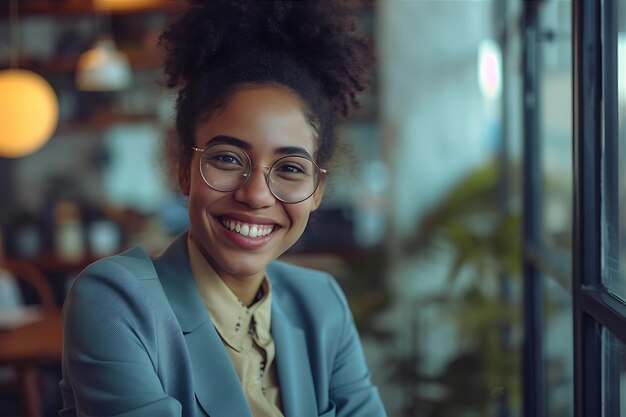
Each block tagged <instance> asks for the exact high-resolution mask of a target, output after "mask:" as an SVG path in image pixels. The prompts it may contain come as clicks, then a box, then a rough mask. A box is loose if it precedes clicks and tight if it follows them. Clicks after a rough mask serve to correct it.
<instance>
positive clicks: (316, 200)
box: [311, 177, 326, 212]
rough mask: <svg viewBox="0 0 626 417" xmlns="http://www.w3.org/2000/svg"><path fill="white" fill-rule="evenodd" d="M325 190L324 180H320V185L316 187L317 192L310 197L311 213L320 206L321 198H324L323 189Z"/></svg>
mask: <svg viewBox="0 0 626 417" xmlns="http://www.w3.org/2000/svg"><path fill="white" fill-rule="evenodd" d="M325 188H326V181H325V178H324V177H322V178H320V183H319V185H318V186H317V190H315V192H314V193H313V195H312V196H311V212H313V211H315V210H317V209H318V207H319V206H320V204H322V197H323V196H324V189H325Z"/></svg>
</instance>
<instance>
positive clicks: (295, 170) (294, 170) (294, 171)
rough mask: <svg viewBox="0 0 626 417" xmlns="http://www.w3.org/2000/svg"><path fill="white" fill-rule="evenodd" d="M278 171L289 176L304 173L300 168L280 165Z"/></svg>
mask: <svg viewBox="0 0 626 417" xmlns="http://www.w3.org/2000/svg"><path fill="white" fill-rule="evenodd" d="M278 170H279V171H281V172H286V173H289V174H299V173H301V172H304V171H303V170H302V168H300V167H299V166H297V165H282V166H280V167H279V168H278Z"/></svg>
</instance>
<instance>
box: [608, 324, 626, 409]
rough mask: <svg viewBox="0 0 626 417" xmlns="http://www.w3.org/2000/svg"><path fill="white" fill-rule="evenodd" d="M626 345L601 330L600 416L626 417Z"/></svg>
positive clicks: (611, 334) (609, 333)
mask: <svg viewBox="0 0 626 417" xmlns="http://www.w3.org/2000/svg"><path fill="white" fill-rule="evenodd" d="M625 355H626V346H625V345H624V343H623V342H621V341H620V340H619V339H618V338H617V337H616V336H615V335H614V334H613V333H611V332H610V331H609V330H607V329H606V328H605V329H603V331H602V416H603V417H626V396H624V395H620V393H621V394H623V393H625V392H626V357H625Z"/></svg>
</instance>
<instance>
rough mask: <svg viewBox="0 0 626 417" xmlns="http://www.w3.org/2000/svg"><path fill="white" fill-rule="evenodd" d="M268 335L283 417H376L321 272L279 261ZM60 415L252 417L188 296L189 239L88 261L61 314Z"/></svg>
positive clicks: (341, 309)
mask: <svg viewBox="0 0 626 417" xmlns="http://www.w3.org/2000/svg"><path fill="white" fill-rule="evenodd" d="M268 277H269V279H270V281H271V284H272V291H273V294H272V319H271V323H272V324H271V333H272V336H273V338H274V342H275V345H276V366H277V371H278V377H279V381H280V389H281V398H282V402H283V409H284V413H285V416H286V417H309V416H325V417H330V416H342V417H348V416H352V417H384V416H385V411H384V408H383V406H382V403H381V400H380V397H379V395H378V391H377V389H376V388H375V387H374V386H372V384H371V382H370V377H369V372H368V369H367V366H366V364H365V360H364V357H363V353H362V349H361V345H360V342H359V338H358V335H357V332H356V329H355V326H354V322H353V319H352V316H351V314H350V312H349V310H348V306H347V303H346V300H345V297H344V295H343V293H342V291H341V289H340V288H339V286H338V285H337V283H336V282H335V280H334V279H333V278H332V277H331V276H329V275H327V274H324V273H321V272H317V271H313V270H310V269H305V268H300V267H296V266H293V265H289V264H286V263H283V262H279V261H275V262H272V263H271V264H270V266H269V267H268ZM63 320H64V337H65V348H64V352H63V379H62V380H61V383H60V386H61V391H62V394H63V403H64V408H63V410H61V411H60V412H59V415H60V416H85V417H86V416H104V415H106V416H120V417H121V416H129V417H130V416H133V417H144V416H145V417H166V416H167V417H170V416H172V417H173V416H189V417H192V416H193V417H200V416H211V417H252V414H251V412H250V409H249V407H248V404H247V401H246V398H245V395H244V393H243V390H242V387H241V384H240V383H239V380H238V377H237V374H236V372H235V369H234V367H233V365H232V363H231V361H230V358H229V357H228V353H227V352H226V350H225V348H224V345H223V343H222V341H221V339H220V337H219V335H218V333H217V331H216V330H215V327H214V326H213V323H212V322H211V318H210V316H209V314H208V312H207V309H206V308H205V306H204V304H203V302H202V300H201V298H200V295H199V294H198V291H197V289H196V287H195V283H194V280H193V277H192V275H191V268H190V265H189V257H188V255H187V245H186V235H182V236H180V237H178V238H177V239H176V240H175V241H174V242H173V243H172V244H171V246H170V247H169V248H168V249H167V250H166V251H165V252H164V253H163V255H161V256H160V257H159V258H157V259H151V258H150V257H149V256H148V255H147V254H146V253H145V252H144V251H143V250H142V249H140V248H133V249H130V250H128V251H126V252H124V253H122V254H120V255H116V256H112V257H109V258H105V259H102V260H100V261H97V262H95V263H94V264H92V265H90V266H89V267H87V268H86V269H85V270H84V271H83V272H82V273H81V274H80V275H79V276H78V278H77V279H76V280H75V281H74V283H73V284H72V286H71V289H70V291H69V294H68V296H67V299H66V301H65V304H64V307H63Z"/></svg>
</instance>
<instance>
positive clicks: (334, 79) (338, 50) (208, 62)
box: [160, 0, 371, 114]
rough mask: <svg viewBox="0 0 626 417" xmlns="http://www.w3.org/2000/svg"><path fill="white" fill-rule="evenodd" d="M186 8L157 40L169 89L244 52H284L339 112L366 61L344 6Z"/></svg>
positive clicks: (364, 45)
mask: <svg viewBox="0 0 626 417" xmlns="http://www.w3.org/2000/svg"><path fill="white" fill-rule="evenodd" d="M189 3H190V4H191V7H190V9H189V10H188V11H187V12H185V13H184V14H183V15H182V17H181V18H180V19H178V20H177V21H175V22H174V23H172V24H171V25H170V26H169V27H168V28H167V29H166V30H165V31H164V33H163V35H162V36H161V38H160V44H161V45H162V46H164V48H165V49H166V51H167V57H166V61H165V75H166V77H167V85H168V86H169V87H170V88H175V87H184V86H185V85H187V84H188V83H189V82H190V81H193V80H195V79H197V78H199V77H201V76H202V75H203V73H206V71H207V69H209V68H212V67H214V66H215V65H218V64H220V63H221V61H223V60H226V59H236V58H237V55H240V54H245V53H246V51H248V50H251V49H256V50H258V49H261V50H262V49H267V50H275V51H279V52H281V53H286V54H289V55H290V56H291V57H292V58H293V59H294V60H295V61H296V62H298V63H300V65H302V66H303V67H304V68H306V69H307V71H308V72H309V74H310V76H311V77H312V78H314V79H316V80H318V82H319V83H320V85H321V86H322V88H323V90H324V92H325V94H326V96H327V97H328V98H329V99H330V100H331V101H332V102H333V103H335V105H336V106H337V108H338V109H339V110H340V111H341V112H342V113H343V114H346V113H347V110H348V108H349V107H350V106H351V105H353V104H356V99H355V97H356V94H357V93H358V92H359V91H360V90H362V89H363V85H364V80H365V77H366V75H367V71H368V64H369V62H371V52H370V51H371V50H370V46H369V43H368V42H367V41H366V40H365V39H362V38H361V37H359V36H358V35H357V34H356V32H355V27H356V25H355V23H354V20H353V15H352V13H351V10H352V9H351V8H350V7H349V5H348V4H346V2H344V1H337V0H333V1H328V0H326V1H322V0H307V1H254V0H215V1H209V0H205V1H202V0H189Z"/></svg>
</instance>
